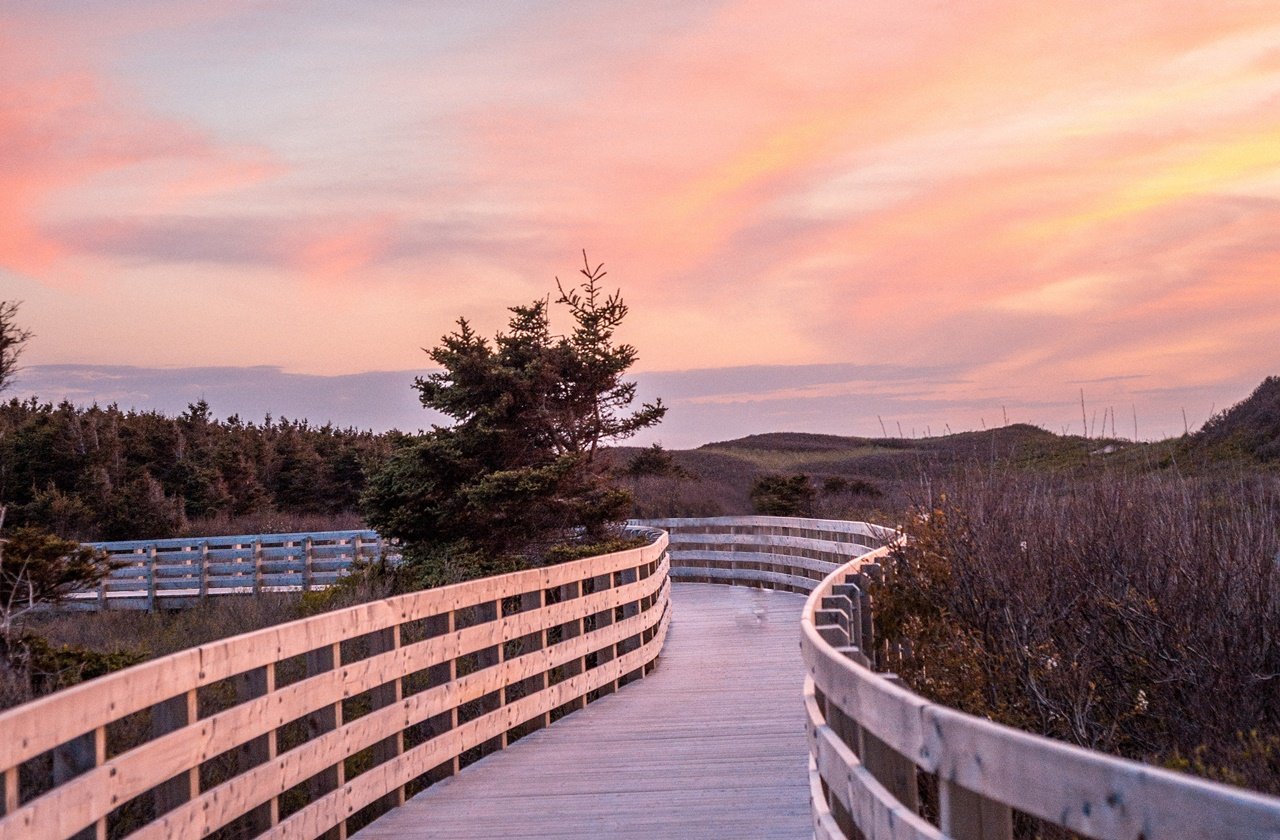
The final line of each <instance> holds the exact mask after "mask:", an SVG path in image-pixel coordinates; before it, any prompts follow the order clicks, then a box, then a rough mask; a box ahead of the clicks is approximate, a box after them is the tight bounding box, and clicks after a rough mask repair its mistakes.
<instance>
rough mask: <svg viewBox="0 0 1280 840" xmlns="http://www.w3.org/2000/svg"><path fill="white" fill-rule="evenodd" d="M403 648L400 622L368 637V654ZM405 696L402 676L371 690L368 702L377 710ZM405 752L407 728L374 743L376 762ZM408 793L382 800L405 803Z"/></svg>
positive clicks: (398, 792) (388, 805)
mask: <svg viewBox="0 0 1280 840" xmlns="http://www.w3.org/2000/svg"><path fill="white" fill-rule="evenodd" d="M399 648H400V625H398V624H397V625H395V626H394V627H388V628H387V629H386V630H380V631H378V632H377V633H373V634H371V635H370V639H369V655H370V656H374V655H376V654H379V653H385V652H387V651H391V650H399ZM403 699H404V680H403V678H402V677H396V678H395V679H394V680H392V681H391V682H389V683H384V684H383V685H380V686H377V687H376V688H374V689H372V690H370V692H369V705H370V707H371V710H375V711H376V710H377V709H381V708H384V707H386V706H391V705H394V704H396V703H399V702H400V701H401V700H403ZM403 752H404V730H403V729H401V730H397V731H396V733H395V734H394V735H392V736H390V737H389V738H386V739H385V740H382V741H379V742H378V743H376V744H374V745H373V763H374V764H375V765H377V764H383V763H385V762H388V761H391V760H392V759H394V758H396V757H397V756H399V755H400V754H402V753H403ZM404 800H405V792H404V785H401V786H400V787H398V788H396V789H395V790H393V791H392V792H391V793H388V794H387V795H386V796H385V797H384V798H383V800H382V801H383V803H384V805H385V806H386V808H387V810H391V809H392V808H395V807H398V806H400V805H403V804H404Z"/></svg>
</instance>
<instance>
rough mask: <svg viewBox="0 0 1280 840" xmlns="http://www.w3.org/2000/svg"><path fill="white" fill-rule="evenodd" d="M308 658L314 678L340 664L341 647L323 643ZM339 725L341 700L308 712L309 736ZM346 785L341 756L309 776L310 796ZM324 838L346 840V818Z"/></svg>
mask: <svg viewBox="0 0 1280 840" xmlns="http://www.w3.org/2000/svg"><path fill="white" fill-rule="evenodd" d="M306 660H307V676H309V677H313V676H315V675H316V674H323V673H324V672H326V671H332V670H333V669H334V668H340V667H342V647H341V645H340V644H339V643H336V642H335V643H334V644H331V645H325V646H324V647H322V648H317V649H315V650H313V651H311V652H309V653H308V654H307V655H306ZM339 726H342V701H341V700H339V701H338V702H336V703H334V704H332V705H330V706H326V707H324V708H321V709H317V710H316V711H314V712H312V713H311V714H309V715H307V734H308V736H309V737H311V738H316V737H319V736H320V735H323V734H324V733H326V732H330V731H332V730H334V729H337V728H338V727H339ZM344 784H346V768H345V766H344V765H343V759H341V758H340V759H338V763H337V764H334V765H332V766H330V767H328V768H326V769H324V770H321V771H320V772H319V773H317V774H316V775H315V776H313V777H312V778H311V781H310V782H309V783H308V787H309V788H310V794H311V798H312V799H319V798H320V797H321V796H324V795H325V794H326V793H328V792H329V791H332V790H337V789H338V788H340V787H342V786H343V785H344ZM320 836H321V837H323V838H326V840H334V838H336V840H346V837H347V821H346V820H342V821H341V822H339V823H338V824H337V826H335V827H334V828H332V829H330V830H329V831H326V832H325V833H324V834H322V835H320Z"/></svg>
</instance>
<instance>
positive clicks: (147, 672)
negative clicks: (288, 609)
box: [0, 541, 665, 767]
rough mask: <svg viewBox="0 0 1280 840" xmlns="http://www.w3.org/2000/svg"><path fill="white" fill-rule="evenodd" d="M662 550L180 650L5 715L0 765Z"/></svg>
mask: <svg viewBox="0 0 1280 840" xmlns="http://www.w3.org/2000/svg"><path fill="white" fill-rule="evenodd" d="M664 548H665V541H662V542H661V543H659V544H654V545H650V546H645V547H642V548H637V549H631V550H629V551H625V552H616V553H614V554H609V555H604V556H603V557H597V558H585V559H583V560H578V561H574V562H572V563H565V564H561V565H560V566H555V567H548V568H546V569H531V570H528V571H524V572H516V573H514V574H512V575H504V576H502V577H499V578H486V579H483V580H479V581H471V582H468V583H463V584H455V585H453V586H447V587H440V588H437V589H430V590H424V591H422V592H415V593H410V594H408V595H402V596H398V597H395V598H390V599H387V600H384V601H378V602H372V603H368V604H361V605H358V606H355V607H349V608H346V609H343V610H335V611H334V612H330V613H325V614H323V615H318V616H313V617H310V618H304V619H300V620H298V621H294V622H289V623H287V624H280V625H275V626H273V627H268V628H264V629H263V630H259V631H254V632H252V633H247V634H244V635H241V636H236V637H232V638H229V639H222V640H219V641H216V642H211V643H209V644H206V645H202V646H200V647H197V648H190V649H188V650H184V651H179V652H178V653H174V654H170V655H169V656H166V657H161V658H159V659H154V660H151V661H150V662H145V663H142V664H140V665H136V666H134V667H133V668H129V669H126V670H123V671H117V672H115V673H113V674H108V675H106V676H104V677H100V678H98V679H96V680H93V681H91V682H88V683H82V684H80V685H77V686H73V687H71V688H69V689H67V690H65V691H62V692H58V693H57V694H53V695H51V696H49V697H46V698H42V699H40V700H38V701H35V702H33V703H28V704H24V705H23V706H19V707H16V708H14V709H8V710H5V711H4V712H0V733H3V735H4V737H2V738H0V767H13V766H16V765H17V764H20V763H22V762H24V761H27V760H29V759H30V758H33V757H35V756H37V755H39V754H40V753H43V752H46V751H48V750H50V749H53V748H54V747H55V746H57V745H58V744H61V743H65V742H67V741H70V740H72V739H74V738H76V737H78V736H80V735H82V734H83V733H84V732H86V731H88V730H90V729H93V728H95V727H97V726H102V725H105V724H107V723H110V722H112V721H114V720H117V719H119V718H121V717H124V716H126V715H129V714H132V713H134V712H137V711H140V710H142V709H145V708H148V707H149V706H151V705H153V704H155V703H157V702H160V701H161V700H164V699H166V698H168V697H170V696H172V694H173V691H174V688H175V687H176V686H178V685H183V684H189V685H191V686H192V687H199V686H202V685H208V684H211V683H214V682H217V681H219V680H222V679H227V678H229V677H232V676H235V675H236V674H239V673H242V672H244V671H248V670H251V669H253V668H260V667H263V666H264V665H267V664H270V663H272V662H275V661H277V659H286V658H289V657H291V656H298V655H301V654H303V653H305V652H306V651H307V650H309V649H312V648H314V647H316V646H320V645H325V644H333V643H336V642H340V641H342V639H344V638H347V637H348V636H350V635H360V634H363V633H368V632H374V631H376V630H382V629H386V628H387V627H390V626H392V625H395V624H399V623H401V622H403V621H406V620H410V619H411V618H412V617H418V616H427V615H435V614H439V613H442V612H445V611H447V610H449V609H461V608H465V607H469V606H473V605H475V604H478V603H483V602H484V601H491V600H495V599H496V598H502V597H507V596H511V595H518V594H520V593H521V592H526V591H532V590H535V589H548V588H551V587H554V586H559V585H561V584H564V583H569V582H572V581H576V580H580V579H581V578H582V577H585V576H587V573H588V572H589V571H590V572H594V571H596V570H599V569H610V570H612V569H618V568H626V567H627V566H629V565H633V564H634V562H637V561H640V560H648V559H653V558H656V557H658V556H659V555H660V554H661V553H662V551H663V549H664Z"/></svg>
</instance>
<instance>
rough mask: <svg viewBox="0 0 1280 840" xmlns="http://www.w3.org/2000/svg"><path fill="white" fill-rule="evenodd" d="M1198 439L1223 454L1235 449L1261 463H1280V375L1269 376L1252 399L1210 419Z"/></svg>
mask: <svg viewBox="0 0 1280 840" xmlns="http://www.w3.org/2000/svg"><path fill="white" fill-rule="evenodd" d="M1195 440H1196V442H1197V443H1198V444H1200V445H1201V446H1205V447H1209V448H1213V449H1217V450H1219V451H1220V452H1222V454H1229V452H1230V450H1232V449H1234V450H1237V451H1239V452H1241V453H1244V454H1246V455H1249V456H1252V457H1254V458H1257V459H1258V460H1259V461H1266V462H1274V461H1280V376H1268V377H1267V378H1266V379H1264V380H1263V381H1262V383H1261V384H1260V385H1259V386H1258V387H1257V388H1256V389H1254V392H1253V393H1252V394H1250V395H1249V398H1248V399H1246V400H1244V401H1242V402H1240V403H1237V404H1236V405H1234V406H1232V407H1231V408H1229V409H1227V410H1226V411H1223V412H1221V413H1219V414H1217V415H1215V416H1214V417H1212V418H1210V420H1209V422H1207V423H1205V424H1204V427H1203V428H1202V429H1201V430H1200V431H1199V432H1197V433H1196V436H1195Z"/></svg>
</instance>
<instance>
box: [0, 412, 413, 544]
mask: <svg viewBox="0 0 1280 840" xmlns="http://www.w3.org/2000/svg"><path fill="white" fill-rule="evenodd" d="M397 437H398V433H395V432H392V433H389V434H377V435H375V434H373V433H372V432H369V431H359V430H356V429H350V428H348V429H338V428H335V427H333V426H331V425H324V426H319V427H316V426H312V425H310V424H309V423H308V422H307V421H306V420H287V419H284V418H281V419H279V420H272V419H271V417H270V416H268V417H267V418H266V419H265V420H264V421H263V422H261V423H254V422H245V421H243V420H241V419H240V418H239V417H236V416H232V417H230V418H228V419H226V420H217V419H214V418H213V416H212V415H211V413H210V407H209V405H208V404H207V403H206V402H205V401H204V400H201V401H200V402H197V403H194V404H192V405H189V406H188V407H187V410H186V411H185V412H183V413H182V414H181V415H179V416H178V417H166V416H164V415H163V414H160V413H158V412H154V411H147V412H138V411H122V410H120V409H119V408H118V407H116V406H114V405H112V406H109V407H106V408H102V407H99V406H93V407H91V408H81V407H77V406H74V405H72V404H70V403H68V402H63V403H61V404H60V405H56V406H55V405H53V404H52V403H41V402H39V401H37V400H36V399H35V398H31V399H28V400H25V401H19V400H17V399H13V400H10V401H9V402H7V403H0V499H3V500H4V501H5V503H6V504H7V505H8V508H9V513H8V516H9V524H11V525H15V526H16V525H39V526H42V527H44V528H47V529H49V530H51V531H53V532H55V533H57V534H60V535H62V536H64V537H70V538H74V539H79V540H112V539H158V538H162V537H167V536H174V535H176V534H177V533H178V532H179V531H181V530H182V529H183V528H184V527H185V526H186V524H187V522H188V521H190V520H197V519H210V518H233V517H240V516H247V515H253V514H268V513H281V514H333V513H340V512H344V511H352V510H354V509H355V508H356V505H357V502H358V499H359V497H360V493H361V492H362V491H363V489H364V483H365V474H366V471H367V470H368V469H370V468H374V467H376V466H377V465H379V464H380V463H381V462H382V461H383V460H384V459H385V458H386V456H387V455H388V454H389V452H390V451H391V449H392V447H393V446H394V441H395V439H396V438H397Z"/></svg>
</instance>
